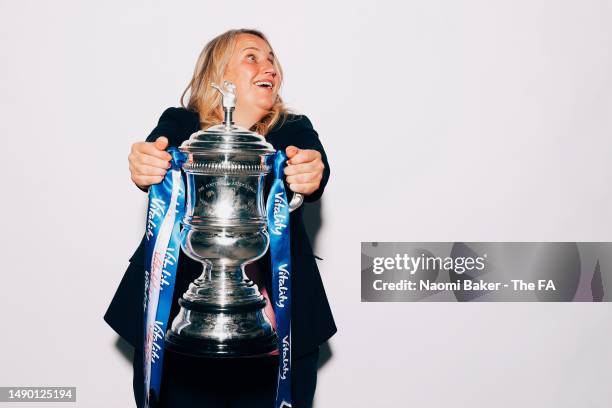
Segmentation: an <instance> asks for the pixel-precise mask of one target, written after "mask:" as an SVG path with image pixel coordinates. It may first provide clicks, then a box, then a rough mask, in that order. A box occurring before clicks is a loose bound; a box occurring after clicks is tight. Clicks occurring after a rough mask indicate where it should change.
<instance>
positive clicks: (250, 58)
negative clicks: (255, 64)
mask: <svg viewBox="0 0 612 408" xmlns="http://www.w3.org/2000/svg"><path fill="white" fill-rule="evenodd" d="M247 59H248V60H249V61H257V57H255V55H253V54H249V55H247Z"/></svg>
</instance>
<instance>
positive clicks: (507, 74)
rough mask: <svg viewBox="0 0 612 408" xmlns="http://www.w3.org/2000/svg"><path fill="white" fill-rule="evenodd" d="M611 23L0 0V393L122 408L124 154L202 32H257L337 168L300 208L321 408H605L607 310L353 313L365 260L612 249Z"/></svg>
mask: <svg viewBox="0 0 612 408" xmlns="http://www.w3.org/2000/svg"><path fill="white" fill-rule="evenodd" d="M611 21H612V4H611V2H609V1H558V0H557V1H552V0H551V1H542V0H529V1H526V0H525V1H485V0H482V1H452V0H446V1H442V0H427V1H408V2H395V1H389V0H387V1H377V2H373V1H350V2H348V1H346V2H332V1H309V2H300V3H293V2H280V1H268V2H253V1H249V2H246V1H245V2H242V1H233V2H215V3H210V4H207V3H206V2H203V1H192V2H172V3H171V2H159V1H156V2H119V1H104V2H69V1H54V2H43V1H40V2H31V1H16V0H14V1H7V0H0V112H1V115H2V120H0V134H1V135H2V139H1V140H2V142H1V143H2V145H3V146H2V147H3V148H2V150H1V151H2V153H1V154H0V157H1V158H2V162H3V163H4V166H3V169H4V172H3V177H2V199H1V204H0V206H1V207H0V211H1V214H2V217H1V231H2V234H1V238H0V239H1V242H0V248H1V249H0V251H2V252H1V256H2V258H1V259H2V266H1V267H0V273H1V275H0V279H1V284H0V314H1V319H0V322H1V323H2V327H3V328H2V332H1V336H0V367H1V368H0V386H12V385H32V386H43V385H65V386H76V387H78V404H77V405H78V406H82V407H128V406H132V404H133V402H132V401H133V397H132V389H131V375H132V372H131V365H130V362H129V361H128V360H127V359H126V358H125V357H124V356H123V355H122V354H121V352H120V351H119V348H118V347H117V336H116V335H115V334H114V332H113V331H112V330H111V329H110V328H109V327H108V326H107V325H106V324H105V323H104V322H103V320H102V316H103V314H104V311H105V310H106V307H107V305H108V303H109V302H110V300H111V298H112V295H113V293H114V290H115V288H116V287H117V285H118V283H119V281H120V279H121V276H122V274H123V272H124V270H125V268H126V266H127V260H128V258H129V257H130V255H131V253H132V251H133V250H134V249H135V247H136V245H137V244H138V242H139V239H140V237H141V234H142V231H143V221H144V214H145V198H146V196H145V194H143V193H142V192H140V191H139V190H138V189H137V188H136V187H134V186H133V185H132V183H131V182H130V178H129V172H128V167H127V155H128V152H129V148H130V145H131V143H133V142H135V141H137V140H141V139H143V138H144V137H146V135H147V134H148V132H149V131H150V130H151V129H152V128H153V127H154V126H155V124H156V123H157V119H158V117H159V115H160V114H161V112H162V111H163V110H164V109H165V108H166V107H168V106H178V98H179V96H180V94H181V93H182V91H183V89H184V87H185V85H186V84H187V82H188V80H189V79H190V77H191V74H192V71H193V67H194V65H195V60H196V58H197V55H198V54H199V52H200V50H201V48H202V47H203V45H204V44H205V43H206V42H207V41H208V40H210V39H211V38H212V37H213V36H215V35H217V34H219V33H221V32H223V31H225V30H226V29H229V28H237V27H255V28H259V29H261V30H263V31H264V32H265V33H266V34H267V35H268V36H269V38H270V40H271V42H272V45H273V47H274V48H275V51H276V54H277V55H278V57H279V59H280V61H281V62H282V64H283V66H284V69H285V72H286V75H285V85H286V86H285V88H284V96H285V98H286V100H287V101H288V102H289V104H290V106H292V107H294V108H295V109H297V110H299V111H300V112H302V113H305V114H307V115H308V116H309V117H310V119H311V120H312V122H313V124H314V126H315V128H316V129H317V130H318V131H319V134H320V137H321V139H322V141H323V143H324V146H325V147H326V150H327V152H328V155H329V158H330V163H331V167H332V178H331V181H330V183H329V185H328V187H327V190H326V192H325V195H324V198H323V201H322V203H321V205H320V208H319V207H317V206H311V209H310V210H309V211H310V214H311V217H314V218H315V219H316V217H317V212H318V211H319V210H320V214H321V221H322V224H321V228H320V229H319V232H318V234H317V235H316V253H317V254H318V255H319V256H321V257H322V258H324V259H325V260H324V261H322V262H320V263H319V265H320V269H321V273H322V276H323V279H324V282H325V285H326V289H327V293H328V296H329V298H330V302H331V305H332V308H333V311H334V314H335V318H336V322H337V325H338V328H339V332H338V334H337V335H336V336H334V337H333V339H332V341H331V342H330V345H329V346H330V350H331V358H330V359H329V360H328V361H327V362H326V363H325V364H324V365H323V367H322V368H321V369H320V371H319V383H318V389H317V403H316V406H317V408H326V407H332V406H336V407H372V406H377V407H391V406H398V407H400V406H401V407H420V408H438V407H440V408H442V407H449V406H457V407H468V406H469V407H490V406H493V407H508V408H509V407H513V408H514V407H517V406H521V407H551V408H552V407H568V408H569V407H572V408H573V407H607V406H609V405H610V403H611V402H612V388H611V387H610V373H611V372H612V347H610V344H611V335H612V329H611V325H610V321H611V319H612V310H611V307H610V305H609V304H605V303H604V304H536V303H519V304H495V303H488V304H456V303H437V304H430V303H403V304H401V303H389V304H373V303H361V302H360V289H359V284H360V283H359V282H360V277H359V274H360V256H359V253H360V242H361V241H454V240H458V241H610V240H612V239H611V235H610V230H611V227H612V209H611V206H610V203H611V202H612V192H611V187H610V186H611V184H610V170H611V167H612V166H611V165H610V161H609V158H610V153H611V150H612V143H610V140H609V137H610V131H611V130H612V115H611V114H610V113H611V108H612V100H611V98H612V96H611V95H612V93H611V91H612V81H611V74H610V73H611V72H612V52H611V49H612V48H611V46H612V25H611V24H610V22H611ZM602 272H605V271H602ZM608 272H609V271H608ZM27 405H28V404H23V405H20V406H24V407H25V406H27ZM11 406H12V405H11ZM31 406H35V407H38V406H41V404H32V405H31ZM53 406H57V407H60V406H61V404H54V405H53ZM66 406H74V404H72V405H70V404H67V405H66Z"/></svg>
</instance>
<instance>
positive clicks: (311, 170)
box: [285, 146, 325, 195]
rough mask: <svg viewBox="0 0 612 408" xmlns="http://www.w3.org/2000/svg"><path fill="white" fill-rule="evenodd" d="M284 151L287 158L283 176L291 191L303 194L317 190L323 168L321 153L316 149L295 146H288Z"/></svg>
mask: <svg viewBox="0 0 612 408" xmlns="http://www.w3.org/2000/svg"><path fill="white" fill-rule="evenodd" d="M285 153H286V154H287V158H288V159H289V160H288V162H287V163H288V165H287V167H285V176H287V183H288V184H289V188H290V189H291V191H293V192H294V193H301V194H304V195H310V194H312V193H314V192H315V191H317V190H318V189H319V185H320V184H321V179H322V178H323V170H325V165H324V164H323V160H322V159H321V153H319V152H318V151H316V150H308V149H298V148H297V147H295V146H288V147H287V149H286V150H285Z"/></svg>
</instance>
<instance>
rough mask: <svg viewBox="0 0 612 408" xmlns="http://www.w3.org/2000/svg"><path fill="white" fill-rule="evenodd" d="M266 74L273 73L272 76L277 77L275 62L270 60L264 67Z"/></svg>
mask: <svg viewBox="0 0 612 408" xmlns="http://www.w3.org/2000/svg"><path fill="white" fill-rule="evenodd" d="M264 74H269V75H272V78H275V77H276V69H274V64H272V63H271V62H269V61H268V65H266V66H265V67H264Z"/></svg>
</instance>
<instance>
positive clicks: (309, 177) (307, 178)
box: [286, 173, 319, 184]
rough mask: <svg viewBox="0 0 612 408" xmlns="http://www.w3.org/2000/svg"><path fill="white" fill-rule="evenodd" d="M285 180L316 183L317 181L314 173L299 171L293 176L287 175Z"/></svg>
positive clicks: (288, 181)
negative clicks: (299, 172)
mask: <svg viewBox="0 0 612 408" xmlns="http://www.w3.org/2000/svg"><path fill="white" fill-rule="evenodd" d="M286 180H287V183H289V184H293V183H298V184H301V183H316V182H318V181H319V180H318V176H317V174H316V173H301V174H296V175H294V176H287V178H286Z"/></svg>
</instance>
